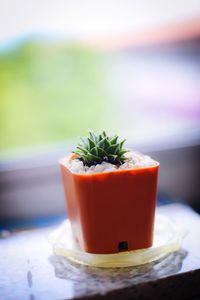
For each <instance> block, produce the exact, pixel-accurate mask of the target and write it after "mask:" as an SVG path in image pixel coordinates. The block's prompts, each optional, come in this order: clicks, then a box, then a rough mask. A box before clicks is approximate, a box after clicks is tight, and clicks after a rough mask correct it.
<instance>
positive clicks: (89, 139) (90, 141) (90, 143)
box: [88, 138, 96, 150]
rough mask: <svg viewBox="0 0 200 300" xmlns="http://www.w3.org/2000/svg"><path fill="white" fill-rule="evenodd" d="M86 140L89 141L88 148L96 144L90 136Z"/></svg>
mask: <svg viewBox="0 0 200 300" xmlns="http://www.w3.org/2000/svg"><path fill="white" fill-rule="evenodd" d="M88 142H89V146H90V149H91V148H94V147H95V146H96V144H95V142H94V141H93V140H91V138H88ZM88 150H89V149H88Z"/></svg>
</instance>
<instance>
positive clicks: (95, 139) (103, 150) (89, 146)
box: [74, 131, 129, 167]
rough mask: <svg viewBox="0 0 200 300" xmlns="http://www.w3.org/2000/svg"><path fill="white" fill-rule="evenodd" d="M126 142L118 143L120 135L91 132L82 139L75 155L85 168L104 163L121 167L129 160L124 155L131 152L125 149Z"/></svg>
mask: <svg viewBox="0 0 200 300" xmlns="http://www.w3.org/2000/svg"><path fill="white" fill-rule="evenodd" d="M125 141H126V140H122V141H118V135H114V136H108V135H107V134H106V132H105V131H103V132H102V133H101V134H95V133H93V132H91V131H89V136H88V137H86V138H81V142H80V143H79V144H78V146H77V147H76V150H75V151H74V153H75V154H76V155H77V158H78V159H80V160H81V161H83V163H84V165H85V166H89V167H90V166H92V165H97V164H100V163H102V162H103V161H105V162H109V163H112V164H114V165H121V164H123V163H124V162H125V161H126V159H127V158H126V157H125V156H124V154H125V153H127V152H129V150H126V149H123V144H124V142H125Z"/></svg>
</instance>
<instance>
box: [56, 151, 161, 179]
mask: <svg viewBox="0 0 200 300" xmlns="http://www.w3.org/2000/svg"><path fill="white" fill-rule="evenodd" d="M72 155H73V154H71V155H69V156H64V157H62V158H60V159H59V160H58V163H59V164H60V165H61V166H63V167H65V168H66V169H67V170H69V172H70V173H72V174H74V175H76V176H81V177H83V176H84V177H85V176H87V177H88V176H89V177H91V176H101V175H102V176H103V174H112V173H114V174H116V173H118V174H119V173H127V172H134V171H135V172H138V171H140V170H146V169H158V168H159V167H160V163H159V162H158V161H155V162H156V164H155V165H154V166H147V167H140V168H130V169H118V170H117V171H104V172H95V173H77V172H72V171H71V170H70V168H69V167H68V166H67V165H66V164H64V159H66V158H67V157H71V156H72Z"/></svg>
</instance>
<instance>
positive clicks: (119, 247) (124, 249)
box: [118, 241, 128, 251]
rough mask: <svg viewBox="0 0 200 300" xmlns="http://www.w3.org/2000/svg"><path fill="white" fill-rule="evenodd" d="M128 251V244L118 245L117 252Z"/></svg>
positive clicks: (121, 243)
mask: <svg viewBox="0 0 200 300" xmlns="http://www.w3.org/2000/svg"><path fill="white" fill-rule="evenodd" d="M127 250H128V242H126V241H123V242H119V244H118V251H127Z"/></svg>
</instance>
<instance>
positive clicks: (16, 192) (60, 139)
mask: <svg viewBox="0 0 200 300" xmlns="http://www.w3.org/2000/svg"><path fill="white" fill-rule="evenodd" d="M89 128H90V129H93V130H102V129H105V130H106V131H108V132H110V133H116V132H117V133H119V134H121V135H122V136H124V137H127V139H128V142H127V146H128V147H131V148H134V149H136V150H140V151H143V152H145V153H147V154H149V155H151V156H152V157H153V158H154V159H157V160H158V161H160V163H161V169H160V178H159V202H160V203H164V202H166V203H168V202H169V201H178V202H184V203H187V204H189V205H191V206H192V207H193V208H195V209H196V210H197V211H200V202H199V199H200V179H199V178H200V177H199V175H200V171H199V169H200V168H199V167H200V163H199V162H200V156H199V154H200V150H199V149H200V2H199V0H173V1H172V0H168V1H161V0H149V1H145V0H140V1H139V0H132V1H130V0H123V1H121V0H119V1H112V0H109V1H94V0H93V1H92V0H85V1H80V0H75V1H71V0H65V1H64V0H56V1H55V0H48V1H47V0H40V1H39V0H34V1H33V0H29V1H25V0H18V1H12V0H0V221H1V223H3V222H7V221H8V220H30V219H31V218H32V219H33V218H40V217H42V218H43V219H45V218H46V217H48V216H60V215H64V214H65V202H64V194H63V191H62V185H61V178H60V174H59V168H58V159H59V158H60V157H62V156H64V155H66V154H67V153H68V152H69V151H71V150H72V149H73V147H74V145H75V144H76V141H77V137H78V136H80V135H86V134H87V130H88V129H89Z"/></svg>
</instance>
